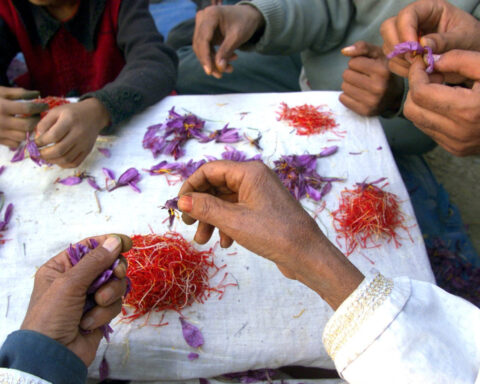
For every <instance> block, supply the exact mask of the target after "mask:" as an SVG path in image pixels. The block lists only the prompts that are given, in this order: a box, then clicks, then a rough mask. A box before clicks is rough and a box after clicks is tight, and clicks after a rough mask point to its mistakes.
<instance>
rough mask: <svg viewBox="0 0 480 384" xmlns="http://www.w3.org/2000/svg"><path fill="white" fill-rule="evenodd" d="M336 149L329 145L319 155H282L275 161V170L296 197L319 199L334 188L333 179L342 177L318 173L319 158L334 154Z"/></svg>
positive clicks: (336, 179) (298, 198)
mask: <svg viewBox="0 0 480 384" xmlns="http://www.w3.org/2000/svg"><path fill="white" fill-rule="evenodd" d="M336 151H337V147H329V148H326V149H324V150H323V151H322V152H320V154H318V155H310V154H305V155H289V156H282V157H281V158H280V159H279V160H276V161H274V169H273V170H274V171H275V173H276V174H277V176H278V177H279V178H280V180H281V181H282V183H283V185H284V186H285V187H286V188H287V189H288V190H289V191H290V193H291V194H292V195H293V197H295V199H297V200H300V199H301V198H303V197H304V196H308V197H310V198H311V199H313V200H315V201H319V200H321V199H322V198H323V197H324V196H325V195H326V194H327V193H328V192H330V190H331V189H332V184H331V183H332V181H340V179H338V178H333V177H330V178H325V177H322V176H320V175H319V174H318V173H317V159H318V158H321V157H325V156H329V155H332V154H333V153H335V152H336Z"/></svg>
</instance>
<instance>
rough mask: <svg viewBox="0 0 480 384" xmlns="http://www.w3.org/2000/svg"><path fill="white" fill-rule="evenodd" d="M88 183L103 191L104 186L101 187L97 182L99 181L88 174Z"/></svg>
mask: <svg viewBox="0 0 480 384" xmlns="http://www.w3.org/2000/svg"><path fill="white" fill-rule="evenodd" d="M87 183H88V184H89V185H90V186H91V187H92V188H93V189H95V190H97V191H101V190H102V188H100V187H99V186H98V184H97V182H96V181H95V179H94V178H93V177H92V176H88V177H87Z"/></svg>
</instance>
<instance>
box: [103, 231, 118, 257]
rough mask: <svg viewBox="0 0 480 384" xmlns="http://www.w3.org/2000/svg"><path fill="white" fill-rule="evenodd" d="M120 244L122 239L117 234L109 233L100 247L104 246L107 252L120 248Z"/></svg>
mask: <svg viewBox="0 0 480 384" xmlns="http://www.w3.org/2000/svg"><path fill="white" fill-rule="evenodd" d="M121 244H122V239H121V238H120V237H119V236H117V235H109V236H108V237H107V239H106V240H105V242H104V243H103V244H102V247H103V248H105V249H106V250H107V251H108V252H110V253H113V252H114V251H116V250H117V249H119V248H120V246H121Z"/></svg>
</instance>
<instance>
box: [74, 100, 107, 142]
mask: <svg viewBox="0 0 480 384" xmlns="http://www.w3.org/2000/svg"><path fill="white" fill-rule="evenodd" d="M80 103H82V104H83V105H84V106H85V107H86V108H88V109H89V111H90V112H89V115H90V116H91V118H92V119H93V120H94V122H95V123H94V126H95V128H96V130H97V131H98V132H97V133H100V131H101V130H102V129H104V128H105V127H108V126H109V125H110V124H111V118H110V113H109V112H108V110H107V108H106V107H105V106H104V105H103V103H102V102H101V101H100V100H98V99H97V98H95V97H90V98H88V99H84V100H82V101H80Z"/></svg>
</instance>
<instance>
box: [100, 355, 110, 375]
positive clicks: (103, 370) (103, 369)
mask: <svg viewBox="0 0 480 384" xmlns="http://www.w3.org/2000/svg"><path fill="white" fill-rule="evenodd" d="M98 370H99V372H100V381H103V380H105V379H106V378H107V377H108V375H109V373H110V367H109V365H108V362H107V359H106V358H105V356H104V357H103V359H102V362H101V363H100V366H99V368H98Z"/></svg>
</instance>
